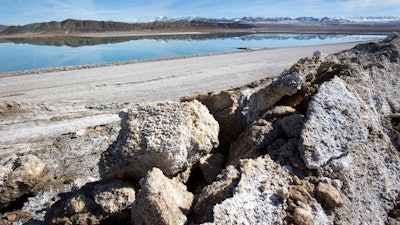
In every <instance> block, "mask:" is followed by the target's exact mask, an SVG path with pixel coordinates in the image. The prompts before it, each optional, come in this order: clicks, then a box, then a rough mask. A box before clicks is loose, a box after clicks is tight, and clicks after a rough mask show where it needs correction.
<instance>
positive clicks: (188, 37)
mask: <svg viewBox="0 0 400 225" xmlns="http://www.w3.org/2000/svg"><path fill="white" fill-rule="evenodd" d="M349 36H352V37H353V38H354V35H346V34H343V35H341V34H265V33H212V34H207V33H205V34H177V35H145V36H120V37H70V36H66V37H26V38H10V39H3V41H4V42H5V41H7V42H12V43H15V44H31V45H47V46H69V47H73V48H76V47H82V46H92V45H103V44H115V43H121V42H128V41H136V40H146V39H147V40H149V39H150V40H159V41H164V42H168V41H173V40H185V41H206V40H212V39H225V38H233V39H239V40H243V41H254V40H268V39H270V40H289V39H293V40H312V39H317V40H318V39H319V40H325V39H331V38H335V39H342V38H346V37H349ZM371 36H372V35H359V39H360V41H362V40H364V39H365V40H370V39H371ZM0 40H1V39H0Z"/></svg>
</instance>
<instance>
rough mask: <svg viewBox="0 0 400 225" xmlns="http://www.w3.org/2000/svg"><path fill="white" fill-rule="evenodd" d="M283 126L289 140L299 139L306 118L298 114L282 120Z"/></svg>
mask: <svg viewBox="0 0 400 225" xmlns="http://www.w3.org/2000/svg"><path fill="white" fill-rule="evenodd" d="M281 125H282V129H283V132H284V133H285V134H286V136H288V137H289V138H298V137H300V133H301V130H302V129H303V125H304V116H302V115H300V114H297V113H295V114H292V115H290V116H286V117H284V118H282V121H281Z"/></svg>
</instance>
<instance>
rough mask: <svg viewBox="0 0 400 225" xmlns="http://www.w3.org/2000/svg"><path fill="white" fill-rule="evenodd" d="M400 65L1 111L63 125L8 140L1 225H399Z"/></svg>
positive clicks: (359, 52)
mask: <svg viewBox="0 0 400 225" xmlns="http://www.w3.org/2000/svg"><path fill="white" fill-rule="evenodd" d="M399 51H400V37H399V36H397V35H392V36H390V37H388V38H387V39H386V40H384V41H381V42H378V43H367V44H361V45H358V46H356V47H355V48H353V49H350V50H346V51H342V52H339V53H336V54H332V55H324V53H323V52H315V54H314V56H313V57H310V58H304V59H301V60H300V61H299V62H297V63H296V64H295V65H293V67H291V68H290V69H289V70H286V71H284V72H283V73H282V74H281V76H279V77H277V78H276V79H274V80H269V79H266V80H262V81H259V82H255V83H253V84H250V85H248V86H245V87H240V88H237V89H233V90H229V91H223V92H220V93H208V94H204V95H199V96H196V97H185V98H182V100H181V101H180V102H155V103H143V104H110V105H101V106H99V105H86V106H85V107H81V106H77V105H70V106H65V105H64V106H60V105H43V104H42V105H31V104H24V103H17V102H2V105H1V108H0V109H1V111H0V112H1V114H0V115H1V117H2V118H4V121H12V118H15V120H21V121H25V120H26V121H27V120H28V119H27V118H29V117H32V116H36V117H40V118H41V121H42V122H43V121H52V122H53V123H52V126H50V127H48V128H47V126H46V128H45V129H38V135H36V136H29V137H26V136H24V132H23V131H24V129H22V128H21V129H19V130H20V132H18V133H14V134H9V133H6V134H3V135H2V136H1V137H2V139H3V140H2V142H1V143H2V145H1V148H0V150H1V151H0V155H1V158H0V163H1V168H0V213H1V221H0V223H1V224H24V223H26V224H301V225H303V224H400V152H399V150H400V148H399V145H400V136H399V133H400V54H399ZM66 112H68V113H66ZM66 118H68V121H69V122H70V123H69V124H70V127H68V128H65V127H61V126H60V125H59V124H57V122H58V121H61V120H64V121H65V120H66ZM10 123H11V122H10ZM37 123H39V125H40V123H41V122H40V121H37ZM43 124H45V123H44V122H43ZM82 124H83V125H82ZM88 124H90V126H89V125H88ZM6 125H7V124H3V126H6ZM24 125H25V126H29V124H24ZM36 125H37V124H36ZM36 127H38V126H36ZM14 130H18V129H15V127H14ZM12 135H15V136H18V137H20V138H10V136H12ZM15 140H18V141H17V142H15Z"/></svg>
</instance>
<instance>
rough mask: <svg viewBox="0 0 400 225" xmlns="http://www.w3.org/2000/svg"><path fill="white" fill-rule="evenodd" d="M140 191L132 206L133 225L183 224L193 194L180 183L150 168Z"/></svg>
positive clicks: (142, 181)
mask: <svg viewBox="0 0 400 225" xmlns="http://www.w3.org/2000/svg"><path fill="white" fill-rule="evenodd" d="M140 186H141V190H140V192H139V193H138V195H137V198H136V200H135V202H134V204H133V206H132V223H133V224H143V225H145V224H152V225H158V224H163V225H164V224H171V225H173V224H185V223H186V222H187V215H188V214H189V212H190V208H191V206H192V202H193V197H194V196H193V194H192V193H190V192H188V191H187V190H186V186H185V185H184V184H182V183H180V182H177V181H175V180H172V179H169V178H167V177H165V176H164V174H163V173H162V171H161V170H160V169H158V168H153V169H152V170H151V171H149V173H148V174H147V175H146V177H144V178H143V179H142V180H141V181H140Z"/></svg>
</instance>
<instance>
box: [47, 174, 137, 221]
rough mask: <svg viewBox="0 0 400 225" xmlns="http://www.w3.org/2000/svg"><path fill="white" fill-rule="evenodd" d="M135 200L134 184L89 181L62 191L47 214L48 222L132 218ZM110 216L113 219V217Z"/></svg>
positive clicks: (117, 181) (116, 181)
mask: <svg viewBox="0 0 400 225" xmlns="http://www.w3.org/2000/svg"><path fill="white" fill-rule="evenodd" d="M134 201H135V189H134V187H133V185H132V184H130V183H127V182H123V181H119V180H114V181H102V182H95V183H89V184H87V185H85V186H83V187H82V188H81V189H79V190H76V191H73V192H68V193H64V194H61V195H60V200H58V201H57V202H56V203H54V204H53V205H52V206H51V208H50V209H49V210H48V212H47V213H46V216H45V222H46V224H82V225H83V224H100V223H101V221H103V220H105V219H108V220H109V221H114V222H117V221H123V220H125V221H126V220H129V218H130V212H129V209H130V207H131V206H132V204H133V202H134ZM110 217H111V218H112V217H114V218H112V219H113V220H111V219H110Z"/></svg>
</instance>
